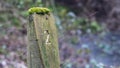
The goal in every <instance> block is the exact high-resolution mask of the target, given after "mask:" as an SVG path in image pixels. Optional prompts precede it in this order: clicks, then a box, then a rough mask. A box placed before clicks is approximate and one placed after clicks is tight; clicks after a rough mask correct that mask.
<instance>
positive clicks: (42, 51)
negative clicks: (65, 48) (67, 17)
mask: <svg viewBox="0 0 120 68" xmlns="http://www.w3.org/2000/svg"><path fill="white" fill-rule="evenodd" d="M27 25H28V27H27V32H28V46H27V51H28V52H27V54H28V55H27V56H28V57H27V63H28V68H60V62H59V51H58V40H57V34H56V27H55V24H54V17H53V15H52V13H51V12H49V13H48V14H45V13H36V12H35V11H34V13H32V14H30V16H29V23H28V24H27Z"/></svg>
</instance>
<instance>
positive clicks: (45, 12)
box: [28, 7, 50, 14]
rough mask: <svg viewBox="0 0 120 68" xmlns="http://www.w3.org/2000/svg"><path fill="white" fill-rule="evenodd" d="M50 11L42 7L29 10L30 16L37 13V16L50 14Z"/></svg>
mask: <svg viewBox="0 0 120 68" xmlns="http://www.w3.org/2000/svg"><path fill="white" fill-rule="evenodd" d="M49 12H50V9H48V8H42V7H32V8H30V9H29V10H28V13H29V14H33V13H37V14H48V13H49Z"/></svg>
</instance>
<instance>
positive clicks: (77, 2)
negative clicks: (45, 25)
mask: <svg viewBox="0 0 120 68" xmlns="http://www.w3.org/2000/svg"><path fill="white" fill-rule="evenodd" d="M34 6H40V7H48V8H49V9H51V10H52V12H53V14H54V16H55V19H56V26H57V29H58V36H59V38H58V41H59V51H60V60H61V68H120V0H0V68H27V65H26V52H27V50H26V46H27V42H26V41H27V38H26V35H27V31H26V29H27V28H26V23H28V12H27V10H28V9H29V8H31V7H34Z"/></svg>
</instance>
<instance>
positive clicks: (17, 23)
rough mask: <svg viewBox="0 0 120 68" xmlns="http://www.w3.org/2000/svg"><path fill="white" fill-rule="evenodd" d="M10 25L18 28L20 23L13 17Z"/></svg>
mask: <svg viewBox="0 0 120 68" xmlns="http://www.w3.org/2000/svg"><path fill="white" fill-rule="evenodd" d="M11 24H12V25H14V26H20V21H19V19H17V18H16V17H13V19H12V22H11Z"/></svg>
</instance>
